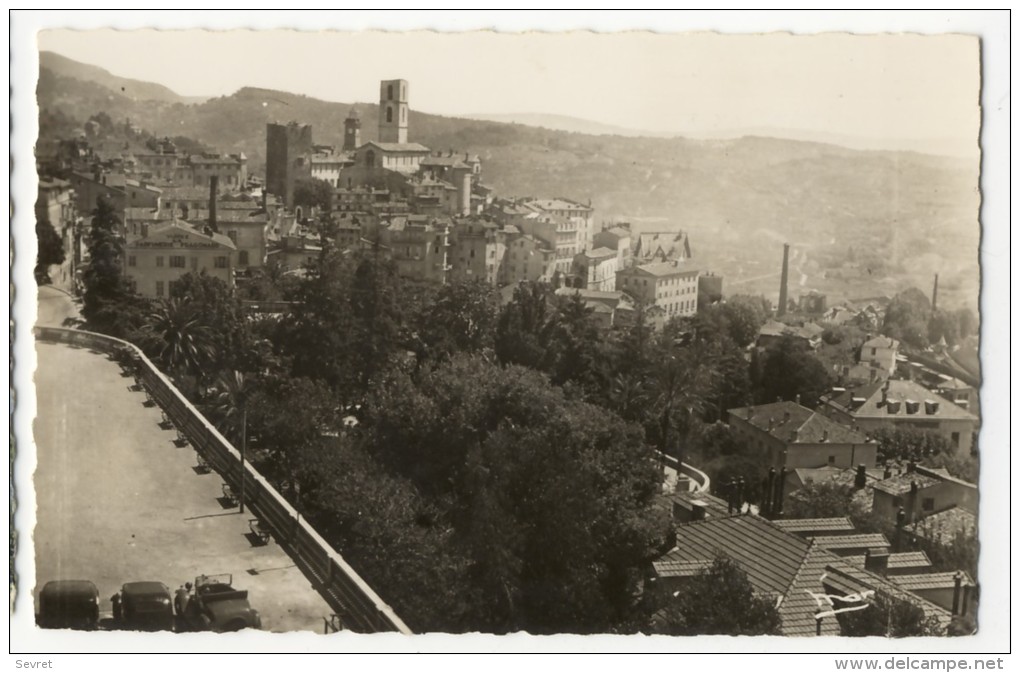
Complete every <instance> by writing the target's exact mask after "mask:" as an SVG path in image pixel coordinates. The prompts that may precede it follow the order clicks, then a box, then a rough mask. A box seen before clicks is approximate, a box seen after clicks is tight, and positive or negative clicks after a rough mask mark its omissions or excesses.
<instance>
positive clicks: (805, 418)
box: [727, 402, 878, 470]
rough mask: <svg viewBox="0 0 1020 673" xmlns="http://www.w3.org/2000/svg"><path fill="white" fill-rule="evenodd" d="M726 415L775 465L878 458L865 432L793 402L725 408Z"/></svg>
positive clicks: (845, 463)
mask: <svg viewBox="0 0 1020 673" xmlns="http://www.w3.org/2000/svg"><path fill="white" fill-rule="evenodd" d="M727 415H728V418H727V422H728V423H729V426H730V428H732V429H733V433H734V434H735V435H736V436H737V437H738V438H740V440H741V441H742V442H743V443H744V444H745V445H747V446H749V447H751V448H752V449H753V450H755V451H758V452H761V454H762V455H763V457H764V458H765V459H766V461H767V463H768V464H769V465H770V466H771V467H774V468H776V470H782V469H787V470H793V469H797V468H805V467H807V468H810V467H823V466H826V465H832V466H834V467H842V468H850V467H857V466H858V465H864V466H866V467H874V466H875V463H876V461H877V460H878V455H877V454H878V445H877V444H875V442H873V441H869V440H868V438H867V437H866V436H865V435H864V433H862V432H858V431H856V430H852V429H851V428H849V427H847V426H845V425H842V424H840V423H837V422H836V421H834V420H831V419H829V418H827V417H826V416H824V415H822V414H819V413H817V412H814V411H811V410H810V409H808V408H806V407H802V406H801V405H799V404H797V403H796V402H774V403H772V404H761V405H758V406H754V407H741V408H739V409H730V410H729V411H728V412H727Z"/></svg>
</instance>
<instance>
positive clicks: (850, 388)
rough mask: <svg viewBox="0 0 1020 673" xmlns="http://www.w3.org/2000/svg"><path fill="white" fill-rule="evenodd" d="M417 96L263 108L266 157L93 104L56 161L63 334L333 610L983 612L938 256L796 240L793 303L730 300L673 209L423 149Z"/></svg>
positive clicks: (643, 626) (788, 618) (954, 355)
mask: <svg viewBox="0 0 1020 673" xmlns="http://www.w3.org/2000/svg"><path fill="white" fill-rule="evenodd" d="M410 84H411V83H409V82H408V81H406V80H402V79H395V80H384V81H382V82H380V86H379V96H378V110H379V113H378V124H377V129H375V134H374V138H373V139H365V138H363V132H364V131H365V130H364V129H363V128H362V117H361V115H360V114H359V112H358V110H357V109H356V108H353V109H351V110H350V111H349V112H348V114H347V115H346V117H344V118H343V119H337V120H335V124H336V125H337V126H342V128H343V135H342V138H343V142H342V144H340V145H330V144H323V143H317V142H316V134H317V133H319V132H320V130H319V129H317V128H313V126H312V125H310V124H308V123H304V122H303V121H302V120H291V119H286V120H280V121H277V122H271V123H269V124H268V125H267V127H266V140H265V153H264V157H265V171H264V174H262V173H261V172H258V171H253V170H250V166H249V159H248V157H247V156H246V155H245V154H244V153H243V152H236V153H222V152H219V151H217V150H215V149H212V148H208V147H205V146H203V145H202V144H201V143H198V142H195V141H193V140H190V139H188V138H185V137H177V138H170V137H165V136H161V135H159V134H153V133H151V132H150V131H148V130H145V129H142V128H139V127H138V126H137V125H135V124H134V123H132V122H131V121H130V120H127V119H124V120H114V119H113V118H112V117H111V116H110V115H102V116H94V117H93V118H91V119H89V120H88V121H87V122H86V123H85V124H84V127H83V128H82V129H81V133H80V134H75V135H74V137H67V138H62V139H61V140H60V142H59V143H57V144H55V145H53V146H52V147H49V148H48V149H47V151H46V152H40V154H39V156H38V157H37V158H38V166H39V172H40V182H39V199H38V202H37V204H36V217H37V234H38V236H39V241H40V246H39V247H40V257H39V263H38V265H37V267H36V277H37V280H38V281H39V284H40V286H41V287H42V288H43V291H47V292H60V293H63V296H66V297H68V299H67V305H68V310H67V314H66V316H64V319H63V320H62V321H59V322H58V324H52V325H49V326H48V327H49V328H50V331H49V332H46V334H47V337H46V338H48V339H51V340H55V341H58V342H69V343H73V342H74V341H75V339H79V338H85V339H92V340H93V341H90V342H89V343H88V344H87V345H89V346H90V348H93V349H102V348H109V349H110V355H111V357H112V358H113V359H115V360H117V361H118V363H119V365H121V366H122V367H123V375H124V376H125V377H134V380H135V383H134V385H135V386H137V389H135V390H134V392H138V393H143V392H144V393H145V395H146V401H147V402H151V405H149V406H150V407H159V408H160V409H161V412H162V414H163V415H162V425H165V429H167V430H174V429H176V430H177V441H178V442H179V448H183V447H185V446H189V445H190V446H191V447H192V448H194V449H195V452H196V461H197V464H196V465H195V468H196V469H195V472H196V473H198V472H200V470H199V469H197V468H200V467H201V468H203V469H205V472H204V473H203V474H207V473H209V472H215V473H218V474H220V475H221V476H222V477H223V480H224V481H223V484H222V494H223V497H224V499H225V500H226V502H227V503H228V505H229V506H230V507H234V506H239V507H240V508H241V510H242V511H243V510H244V507H245V504H246V502H248V503H249V507H250V508H251V509H252V511H255V512H256V513H257V516H256V518H255V519H252V520H251V523H250V526H251V529H250V533H251V535H252V536H253V539H254V540H256V542H259V541H260V542H261V545H272V544H279V545H280V547H281V549H282V550H283V551H285V552H286V553H287V554H291V555H293V556H294V557H295V558H296V559H297V560H298V562H299V563H302V564H303V565H302V567H303V568H304V567H306V566H307V567H308V568H311V569H310V570H308V571H307V572H308V573H310V576H314V579H313V585H314V586H316V588H317V590H318V591H319V592H320V593H321V594H322V595H323V598H324V600H325V601H326V603H328V605H329V609H330V610H331V611H332V612H331V614H330V615H323V618H324V619H325V623H326V625H327V629H329V628H333V630H336V629H341V628H349V629H356V630H405V629H406V630H407V631H408V632H412V631H413V632H425V631H449V632H471V631H487V632H494V633H509V632H515V631H528V632H531V633H558V632H576V633H604V632H614V633H659V634H670V635H697V634H716V633H727V634H734V635H740V634H743V635H761V634H772V635H788V636H818V635H846V636H855V635H885V636H914V635H962V634H967V633H971V632H973V631H974V629H975V628H976V622H975V615H976V610H977V605H978V601H979V590H978V589H979V578H978V576H977V514H978V512H977V503H978V497H977V486H976V484H977V476H978V456H979V453H980V443H979V434H978V431H979V428H980V401H979V397H978V391H979V389H980V370H979V368H978V367H977V363H976V350H977V337H978V334H977V332H978V326H977V321H976V318H975V317H974V316H973V315H972V314H971V313H970V311H969V310H968V309H966V308H962V307H957V306H950V307H943V306H942V305H940V299H939V289H938V282H939V281H938V276H933V277H932V289H931V293H930V294H929V293H928V292H927V291H925V292H922V291H920V290H918V289H916V288H902V290H901V291H899V292H898V293H897V294H895V295H894V296H891V297H889V296H875V297H868V296H865V297H862V298H857V299H853V300H851V299H844V298H840V299H838V300H836V301H833V302H831V304H830V301H829V298H828V297H827V296H826V295H825V294H822V293H820V292H817V291H803V292H802V293H800V294H799V296H796V297H795V296H793V293H794V292H796V291H797V288H798V287H799V285H797V283H796V282H795V281H793V279H791V271H794V268H795V265H796V262H797V260H796V258H795V257H794V258H793V259H791V254H790V253H791V249H790V246H789V245H788V244H786V245H783V244H781V243H777V244H776V246H775V248H776V249H775V253H776V254H775V257H776V264H775V266H776V270H778V272H779V278H780V279H779V284H778V291H779V299H778V302H775V303H773V302H772V301H770V300H769V299H767V298H766V297H764V296H760V295H756V294H751V293H740V292H737V293H733V292H727V291H726V290H727V288H726V287H725V284H726V278H725V276H724V274H723V273H722V272H721V270H720V269H719V268H715V267H713V266H712V265H711V264H708V263H706V262H705V261H704V259H702V258H701V257H700V256H699V249H700V247H701V246H702V245H703V242H699V240H697V238H696V237H695V236H693V235H692V234H691V232H689V231H684V230H680V229H678V228H676V227H672V226H671V227H663V228H661V229H659V230H656V228H655V227H654V226H648V225H647V224H645V225H642V226H636V225H635V223H631V222H627V221H621V220H619V219H616V218H609V217H601V216H600V214H599V213H598V212H596V209H595V208H594V207H593V205H592V202H591V200H590V198H587V197H582V196H579V195H575V194H559V193H538V194H526V195H524V194H500V193H498V191H497V190H496V189H494V188H493V187H491V186H490V185H488V184H487V183H486V181H485V175H486V173H485V162H483V160H482V159H481V158H480V157H479V156H478V155H476V154H472V153H471V152H469V151H464V150H463V149H460V148H456V147H453V148H451V147H442V148H440V147H427V146H425V145H424V144H421V143H420V142H415V137H416V136H415V129H414V127H413V126H412V125H411V123H410V119H411V118H412V115H411V114H410V109H411V101H412V98H411V87H410ZM795 254H796V253H795ZM791 267H794V268H791ZM844 268H849V267H844ZM848 273H849V271H848ZM41 296H42V295H41ZM46 297H48V299H47V300H53V299H54V298H55V297H56V295H54V294H48V295H46ZM72 297H73V302H72V301H71V299H70V298H72ZM61 301H63V299H61ZM82 334H87V335H91V336H86V337H81V335H82ZM40 338H42V337H40ZM115 339H119V340H122V341H118V342H114V340H115ZM114 343H116V345H111V344H114ZM40 359H41V360H42V357H41V358H40ZM168 400H170V401H168ZM241 419H243V420H241ZM213 427H215V429H216V430H215V432H213V430H212V429H211V428H213ZM210 446H215V447H217V448H215V449H211V448H209V447H210ZM44 448H45V447H42V448H41V451H42V450H43V449H44ZM238 449H240V453H238ZM235 455H236V456H238V457H239V458H240V463H239V466H238V463H237V462H236V458H235ZM245 470H250V471H252V472H246V471H245ZM189 476H190V475H189ZM266 493H271V494H273V495H272V497H273V501H272V502H273V503H277V504H274V505H273V507H278V508H279V509H280V511H286V512H288V513H289V514H288V516H292V517H294V519H293V520H294V521H295V522H296V521H299V520H300V521H302V522H303V523H301V525H303V526H309V527H311V528H310V529H309V530H312V529H314V531H316V532H315V534H314V535H313V534H312V533H308V534H307V538H300V539H302V540H305V542H307V546H306V547H305V548H302V547H301V545H299V544H296V543H292V542H289V541H288V540H290V539H291V538H288V537H287V536H288V535H289V533H288V532H287V531H286V530H284V529H283V526H284V525H287V526H290V525H292V524H291V523H286V524H284V523H280V521H282V519H278V520H274V519H273V517H274V516H276V515H275V514H273V512H276V511H277V510H276V509H272V510H269V509H265V508H266V507H267V506H266V505H264V504H262V503H264V501H260V500H258V499H259V498H266V497H268V496H266ZM155 497H164V496H162V495H159V494H156V496H155ZM246 498H249V499H251V500H250V501H246ZM277 499H278V500H277ZM279 503H285V504H279ZM280 516H283V515H280ZM288 521H290V520H288ZM293 527H294V530H297V529H298V528H299V526H298V524H297V523H293ZM302 530H303V529H302ZM262 533H265V535H264V537H263V536H262ZM272 540H276V541H277V542H272ZM309 540H311V541H309ZM303 544H304V543H303ZM312 547H314V550H312V551H309V549H311V548H312ZM322 554H326V555H327V556H326V557H327V558H333V557H332V556H329V555H330V554H342V555H343V558H344V559H345V560H344V564H343V565H342V566H341V565H339V564H336V563H335V562H334V565H330V566H329V567H328V569H327V570H326V571H325V572H323V571H321V569H316V567H315V564H316V563H318V561H314V562H313V561H308V558H319V556H321V555H322ZM347 564H349V567H348V566H347ZM336 568H341V570H337V569H336ZM339 575H342V576H343V577H345V578H348V580H349V582H348V584H344V585H343V587H344V589H343V590H342V591H341V590H340V589H335V587H334V584H332V582H334V581H335V576H339ZM355 578H356V579H355ZM345 581H347V580H345ZM351 587H354V588H351ZM345 591H347V592H349V593H344V592H345ZM352 596H356V597H357V599H355V598H352ZM366 597H367V598H366ZM707 604H711V605H712V606H713V609H712V610H705V609H704V606H705V605H707ZM380 606H383V607H380ZM383 608H385V609H383ZM391 612H392V614H393V615H399V618H398V617H395V616H391ZM380 615H383V616H382V617H380ZM271 621H272V620H271V619H266V618H263V623H265V624H269V623H270V622H271Z"/></svg>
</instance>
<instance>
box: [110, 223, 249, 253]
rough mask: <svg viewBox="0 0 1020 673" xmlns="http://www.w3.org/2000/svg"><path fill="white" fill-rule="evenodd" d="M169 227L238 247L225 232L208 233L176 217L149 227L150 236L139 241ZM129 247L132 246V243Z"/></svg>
mask: <svg viewBox="0 0 1020 673" xmlns="http://www.w3.org/2000/svg"><path fill="white" fill-rule="evenodd" d="M168 229H183V230H185V231H187V232H188V233H189V234H192V235H194V236H200V237H202V238H206V239H209V240H211V241H215V242H217V243H219V244H220V245H222V246H224V247H227V248H230V249H231V250H236V249H237V247H236V246H235V245H234V242H233V241H231V240H230V239H229V238H228V237H226V236H224V235H223V234H216V233H213V234H207V233H205V232H204V231H202V230H201V229H199V228H197V227H195V226H194V225H193V224H191V223H189V222H185V221H183V220H176V219H175V220H170V221H169V222H166V223H165V224H161V225H159V226H156V227H154V228H152V229H149V234H148V236H144V237H142V238H141V239H139V241H144V240H145V239H146V238H149V237H152V236H157V235H159V234H162V233H163V232H165V231H167V230H168ZM128 247H130V245H129V246H128Z"/></svg>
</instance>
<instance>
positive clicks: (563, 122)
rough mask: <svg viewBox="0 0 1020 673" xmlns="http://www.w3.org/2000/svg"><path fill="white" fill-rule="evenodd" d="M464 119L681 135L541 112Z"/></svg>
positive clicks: (590, 130)
mask: <svg viewBox="0 0 1020 673" xmlns="http://www.w3.org/2000/svg"><path fill="white" fill-rule="evenodd" d="M462 118H463V119H474V120H477V121H489V122H500V123H502V124H522V125H524V126H537V127H539V128H543V129H550V130H552V131H567V132H569V133H584V134H586V135H592V136H623V137H625V138H635V137H644V138H670V137H675V136H678V135H680V134H679V133H659V132H656V131H643V130H640V129H630V128H624V127H622V126H613V125H611V124H603V123H601V122H596V121H592V120H590V119H580V118H578V117H570V116H568V115H554V114H543V113H540V112H522V113H513V114H469V115H463V116H462Z"/></svg>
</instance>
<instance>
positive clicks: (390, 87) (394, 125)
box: [379, 79, 408, 145]
mask: <svg viewBox="0 0 1020 673" xmlns="http://www.w3.org/2000/svg"><path fill="white" fill-rule="evenodd" d="M407 115H408V110H407V80H404V79H388V80H383V81H382V82H381V83H380V85H379V142H381V143H400V144H401V145H403V144H406V143H407Z"/></svg>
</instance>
